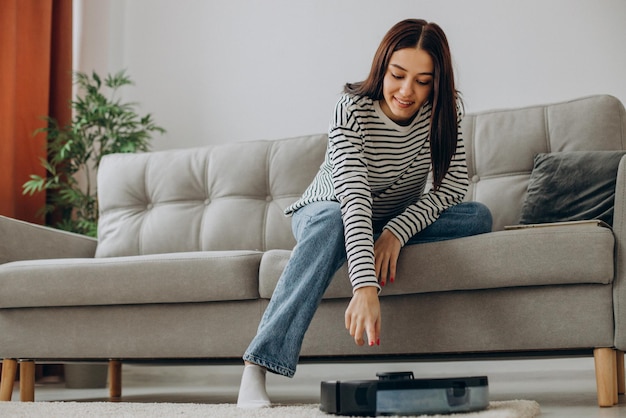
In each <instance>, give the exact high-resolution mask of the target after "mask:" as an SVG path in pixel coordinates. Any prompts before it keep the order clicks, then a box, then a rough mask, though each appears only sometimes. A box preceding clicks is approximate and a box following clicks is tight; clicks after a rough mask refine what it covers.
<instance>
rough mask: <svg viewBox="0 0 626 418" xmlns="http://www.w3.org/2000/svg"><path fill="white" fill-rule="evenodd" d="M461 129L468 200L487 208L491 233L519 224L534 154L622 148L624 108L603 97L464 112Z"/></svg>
mask: <svg viewBox="0 0 626 418" xmlns="http://www.w3.org/2000/svg"><path fill="white" fill-rule="evenodd" d="M461 129H462V132H463V137H464V138H465V141H466V142H465V146H466V152H467V164H468V175H469V179H470V189H469V192H468V194H467V196H466V200H474V201H479V202H482V203H484V204H486V205H487V206H488V207H489V208H490V209H491V212H492V214H493V223H494V224H493V229H494V230H501V229H503V227H504V226H505V225H511V224H516V223H518V220H519V217H520V213H521V207H522V203H523V201H524V198H525V196H526V188H527V186H528V181H529V178H530V173H531V171H532V168H533V159H534V157H535V155H536V154H538V153H548V152H562V151H609V150H623V149H626V115H625V113H624V106H623V105H622V103H621V102H620V101H619V100H618V99H616V98H615V97H612V96H606V95H601V96H591V97H585V98H581V99H576V100H571V101H568V102H562V103H556V104H550V105H541V106H532V107H526V108H521V109H510V110H496V111H489V112H481V113H476V114H468V115H466V116H465V118H464V119H463V122H462V125H461Z"/></svg>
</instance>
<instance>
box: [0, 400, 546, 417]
mask: <svg viewBox="0 0 626 418" xmlns="http://www.w3.org/2000/svg"><path fill="white" fill-rule="evenodd" d="M540 413H541V411H540V409H539V404H538V403H537V402H535V401H524V400H516V401H500V402H490V403H489V407H488V409H486V410H484V411H479V412H473V413H469V414H452V415H429V416H428V417H429V418H434V417H438V418H448V417H453V418H465V417H467V418H534V417H537V416H539V415H540ZM0 416H2V417H12V418H22V417H23V418H33V417H46V418H61V417H63V418H84V417H89V418H97V417H110V418H127V417H128V418H131V417H132V418H135V417H140V418H159V417H163V418H165V417H167V418H169V417H181V418H187V417H220V418H222V417H224V418H231V417H241V418H244V417H245V418H256V417H259V418H263V417H290V418H291V417H294V418H299V417H303V418H304V417H306V418H308V417H332V416H334V415H327V414H325V413H323V412H322V411H320V409H319V405H318V404H308V405H285V406H280V405H279V406H274V407H272V408H266V409H257V410H242V409H238V408H237V407H236V406H235V405H234V404H190V403H138V402H0ZM422 417H425V416H422Z"/></svg>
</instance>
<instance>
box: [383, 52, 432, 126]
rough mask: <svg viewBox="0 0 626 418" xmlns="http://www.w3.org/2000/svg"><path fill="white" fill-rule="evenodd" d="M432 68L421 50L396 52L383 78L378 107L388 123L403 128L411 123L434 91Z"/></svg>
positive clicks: (427, 55) (429, 59) (428, 57)
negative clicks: (403, 125) (396, 124)
mask: <svg viewBox="0 0 626 418" xmlns="http://www.w3.org/2000/svg"><path fill="white" fill-rule="evenodd" d="M433 79H434V65H433V60H432V58H431V57H430V55H429V54H428V53H427V52H425V51H424V50H422V49H417V48H404V49H399V50H397V51H395V52H394V53H393V54H392V55H391V58H390V60H389V66H388V67H387V72H386V73H385V77H384V78H383V99H382V100H381V102H380V106H381V108H382V110H383V112H385V115H387V116H388V117H389V118H390V119H391V120H393V121H394V122H396V123H398V124H400V125H402V124H408V123H410V122H411V121H412V120H413V117H414V116H415V114H416V113H417V111H418V110H419V108H420V107H422V105H423V104H424V102H425V101H426V100H427V99H428V97H429V96H430V93H431V91H432V89H433Z"/></svg>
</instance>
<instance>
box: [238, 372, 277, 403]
mask: <svg viewBox="0 0 626 418" xmlns="http://www.w3.org/2000/svg"><path fill="white" fill-rule="evenodd" d="M266 372H267V370H266V369H265V367H261V366H258V365H256V364H247V365H246V366H245V367H244V368H243V376H241V386H240V387H239V397H238V398H237V407H238V408H267V407H269V406H270V398H269V396H267V391H266V389H265V373H266Z"/></svg>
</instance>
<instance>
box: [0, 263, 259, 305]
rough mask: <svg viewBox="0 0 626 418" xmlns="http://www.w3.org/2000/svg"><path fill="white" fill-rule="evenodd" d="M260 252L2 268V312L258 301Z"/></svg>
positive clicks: (0, 271)
mask: <svg viewBox="0 0 626 418" xmlns="http://www.w3.org/2000/svg"><path fill="white" fill-rule="evenodd" d="M261 255H262V254H261V253H260V252H258V251H209V252H189V253H170V254H155V255H144V256H129V257H112V258H100V259H93V258H92V259H84V258H81V259H54V260H31V261H16V262H12V263H7V264H3V265H0V288H1V289H2V292H0V308H18V307H52V306H91V305H126V304H150V303H185V302H213V301H232V300H247V299H257V298H258V297H259V292H258V280H257V277H258V270H259V263H260V261H261Z"/></svg>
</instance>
